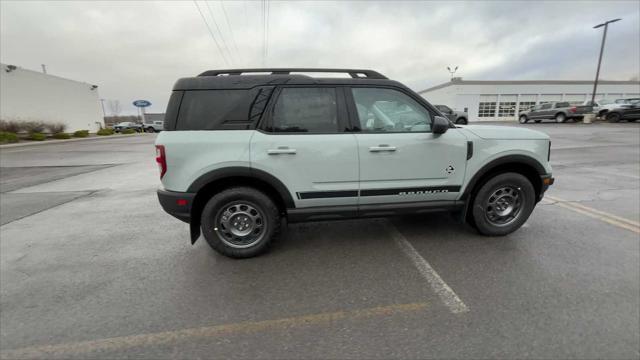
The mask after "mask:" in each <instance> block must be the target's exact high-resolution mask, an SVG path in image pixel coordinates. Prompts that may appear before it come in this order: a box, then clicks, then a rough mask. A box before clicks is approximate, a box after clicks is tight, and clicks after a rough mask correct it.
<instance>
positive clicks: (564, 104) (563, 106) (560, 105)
mask: <svg viewBox="0 0 640 360" xmlns="http://www.w3.org/2000/svg"><path fill="white" fill-rule="evenodd" d="M569 106H571V105H569V103H568V102H559V103H556V109H558V108H565V107H569Z"/></svg>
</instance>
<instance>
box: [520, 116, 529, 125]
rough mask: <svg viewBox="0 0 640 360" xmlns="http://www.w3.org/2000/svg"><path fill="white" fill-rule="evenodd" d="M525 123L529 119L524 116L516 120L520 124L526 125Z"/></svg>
mask: <svg viewBox="0 0 640 360" xmlns="http://www.w3.org/2000/svg"><path fill="white" fill-rule="evenodd" d="M527 121H529V119H528V118H527V117H526V116H525V115H520V117H519V118H518V122H520V124H526V123H527Z"/></svg>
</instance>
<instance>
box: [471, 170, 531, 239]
mask: <svg viewBox="0 0 640 360" xmlns="http://www.w3.org/2000/svg"><path fill="white" fill-rule="evenodd" d="M501 191H502V192H501ZM516 194H517V196H515V195H516ZM535 197H536V194H535V190H534V188H533V185H532V184H531V182H530V181H529V180H528V179H527V178H526V177H524V176H523V175H521V174H518V173H502V174H498V175H496V176H494V177H492V178H490V179H489V180H487V181H486V182H485V183H484V184H483V185H482V186H481V187H480V189H479V190H478V192H477V193H476V196H475V197H474V199H473V204H472V206H473V207H472V209H471V215H472V216H473V221H474V225H475V227H476V229H478V231H479V232H480V233H481V234H483V235H487V236H504V235H507V234H510V233H512V232H514V231H516V230H518V229H519V228H520V226H522V224H524V223H525V221H527V219H528V218H529V215H531V212H532V211H533V208H534V206H535ZM500 214H502V215H500Z"/></svg>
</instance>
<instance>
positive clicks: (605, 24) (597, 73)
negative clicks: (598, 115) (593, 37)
mask: <svg viewBox="0 0 640 360" xmlns="http://www.w3.org/2000/svg"><path fill="white" fill-rule="evenodd" d="M620 20H622V19H613V20H609V21H605V22H603V23H602V24H598V25H596V26H594V27H593V28H594V29H597V28H600V27H603V26H604V32H603V33H602V44H600V57H599V58H598V68H597V69H596V81H594V83H593V94H591V105H593V104H594V103H595V101H596V90H597V89H598V78H599V77H600V64H602V53H603V52H604V42H605V41H606V40H607V29H608V28H609V24H610V23H614V22H616V21H620Z"/></svg>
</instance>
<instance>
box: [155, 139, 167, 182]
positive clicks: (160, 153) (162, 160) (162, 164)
mask: <svg viewBox="0 0 640 360" xmlns="http://www.w3.org/2000/svg"><path fill="white" fill-rule="evenodd" d="M156 162H157V163H158V168H159V169H160V179H162V177H163V176H164V174H165V173H166V172H167V157H166V156H165V153H164V145H156Z"/></svg>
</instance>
